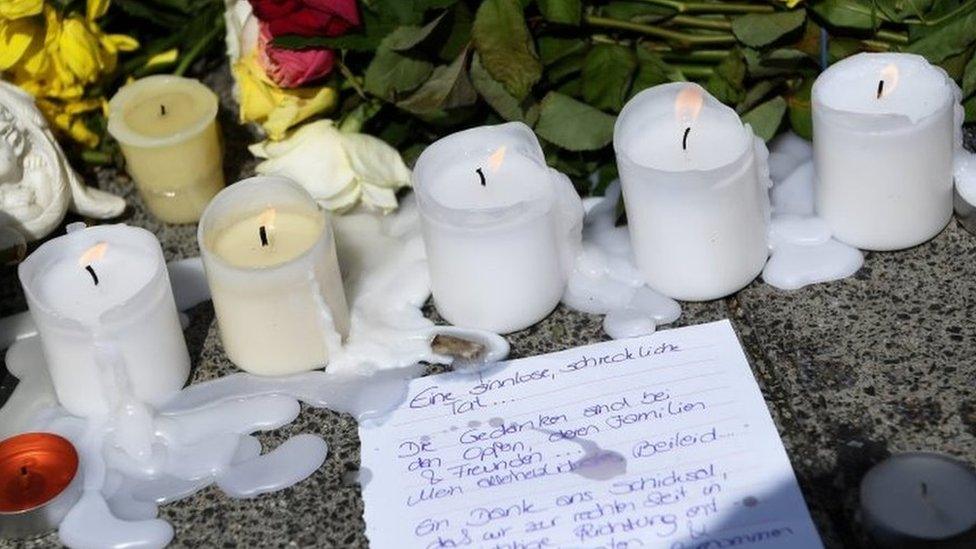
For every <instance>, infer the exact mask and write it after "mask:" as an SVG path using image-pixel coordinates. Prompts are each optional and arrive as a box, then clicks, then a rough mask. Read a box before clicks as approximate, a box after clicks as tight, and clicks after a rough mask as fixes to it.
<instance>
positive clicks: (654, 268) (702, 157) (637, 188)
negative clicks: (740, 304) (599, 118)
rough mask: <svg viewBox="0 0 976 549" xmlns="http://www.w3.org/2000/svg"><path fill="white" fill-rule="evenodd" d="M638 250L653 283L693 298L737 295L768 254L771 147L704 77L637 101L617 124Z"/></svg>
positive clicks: (619, 159) (641, 265)
mask: <svg viewBox="0 0 976 549" xmlns="http://www.w3.org/2000/svg"><path fill="white" fill-rule="evenodd" d="M613 145H614V149H615V151H616V153H617V167H618V169H619V170H620V180H621V184H622V187H623V194H624V203H625V204H626V207H627V223H628V226H629V227H630V235H631V239H632V241H633V248H634V258H635V260H636V262H637V266H638V268H639V269H640V271H641V273H642V275H643V277H644V280H645V281H646V282H647V284H648V285H649V286H650V287H651V288H653V289H655V290H658V291H659V292H662V293H664V294H665V295H667V296H669V297H672V298H675V299H684V300H691V301H703V300H709V299H716V298H720V297H723V296H725V295H728V294H730V293H733V292H735V291H737V290H739V289H741V288H742V287H744V286H746V285H747V284H749V282H751V281H752V280H753V279H754V278H755V277H756V275H758V274H759V272H760V271H762V268H763V265H764V264H765V262H766V258H767V256H768V248H767V243H766V239H767V229H768V226H769V197H768V195H767V191H768V175H767V174H768V169H767V167H766V157H767V154H766V148H765V145H764V144H763V143H762V141H761V140H759V139H757V138H756V137H755V136H754V135H753V133H752V129H751V128H750V127H749V126H748V125H743V124H742V121H741V120H740V119H739V117H738V115H736V113H735V111H734V110H732V109H730V108H729V107H727V106H725V105H723V104H722V103H721V102H719V101H718V100H717V99H715V98H714V97H712V96H710V95H708V93H707V92H706V91H705V90H704V89H703V88H702V87H701V86H698V85H697V84H690V83H673V84H664V85H661V86H655V87H653V88H650V89H647V90H644V91H642V92H641V93H639V94H637V96H635V97H634V98H633V99H632V100H630V101H629V102H628V103H627V105H626V106H624V109H623V111H621V113H620V116H619V117H618V118H617V124H616V127H615V129H614V137H613Z"/></svg>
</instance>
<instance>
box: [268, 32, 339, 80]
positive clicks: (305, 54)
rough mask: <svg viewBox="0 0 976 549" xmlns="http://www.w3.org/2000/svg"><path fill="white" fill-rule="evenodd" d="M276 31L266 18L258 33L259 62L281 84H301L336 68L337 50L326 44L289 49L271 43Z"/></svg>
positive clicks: (269, 75)
mask: <svg viewBox="0 0 976 549" xmlns="http://www.w3.org/2000/svg"><path fill="white" fill-rule="evenodd" d="M272 36H273V33H272V32H271V31H270V30H269V29H268V25H267V24H266V23H264V22H263V21H262V22H261V23H260V35H259V37H258V62H259V63H260V64H261V68H263V69H264V72H265V73H266V74H267V75H268V77H269V78H271V80H272V81H274V83H275V84H276V85H278V87H281V88H297V87H299V86H301V85H303V84H305V83H306V82H311V81H312V80H317V79H319V78H322V77H323V76H325V75H327V74H329V73H330V72H332V68H333V66H335V52H334V51H332V50H330V49H326V48H307V49H302V50H287V49H284V48H278V47H275V46H273V45H272V44H271V40H272Z"/></svg>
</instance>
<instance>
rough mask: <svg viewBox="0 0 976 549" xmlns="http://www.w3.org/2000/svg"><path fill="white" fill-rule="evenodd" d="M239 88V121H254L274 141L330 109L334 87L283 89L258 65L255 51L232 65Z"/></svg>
mask: <svg viewBox="0 0 976 549" xmlns="http://www.w3.org/2000/svg"><path fill="white" fill-rule="evenodd" d="M233 71H234V78H235V79H236V80H237V85H238V86H239V87H240V103H241V121H242V122H257V123H258V124H261V126H262V127H263V128H264V130H265V131H266V132H267V133H268V137H270V138H271V139H274V140H278V139H281V138H283V137H284V136H285V132H286V131H287V130H288V128H290V127H292V126H294V125H295V124H298V123H299V122H301V121H303V120H306V119H308V118H309V117H311V116H313V115H316V114H318V113H321V112H323V111H326V110H328V109H331V108H332V107H334V106H335V103H336V97H337V94H336V90H335V89H333V88H330V87H327V86H323V87H311V88H293V89H282V88H279V87H277V86H275V85H274V84H273V83H272V82H271V81H270V80H269V79H268V77H267V75H266V74H265V72H264V69H262V68H261V67H260V65H258V62H257V56H256V52H252V53H251V54H250V55H246V56H244V57H241V58H240V59H239V60H238V61H237V62H236V63H234V67H233Z"/></svg>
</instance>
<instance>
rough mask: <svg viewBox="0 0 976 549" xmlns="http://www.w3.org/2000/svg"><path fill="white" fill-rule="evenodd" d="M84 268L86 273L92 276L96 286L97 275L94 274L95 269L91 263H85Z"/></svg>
mask: <svg viewBox="0 0 976 549" xmlns="http://www.w3.org/2000/svg"><path fill="white" fill-rule="evenodd" d="M85 270H86V271H88V274H90V275H91V277H92V281H93V282H94V283H95V285H96V286H98V275H97V274H95V269H94V268H92V266H91V265H85Z"/></svg>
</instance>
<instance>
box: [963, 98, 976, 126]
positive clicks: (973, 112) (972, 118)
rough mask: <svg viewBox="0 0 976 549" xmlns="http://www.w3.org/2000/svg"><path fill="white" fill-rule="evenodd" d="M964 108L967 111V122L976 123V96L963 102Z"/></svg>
mask: <svg viewBox="0 0 976 549" xmlns="http://www.w3.org/2000/svg"><path fill="white" fill-rule="evenodd" d="M962 108H963V109H965V111H966V122H976V96H973V97H970V98H969V99H967V100H965V101H963V102H962Z"/></svg>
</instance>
